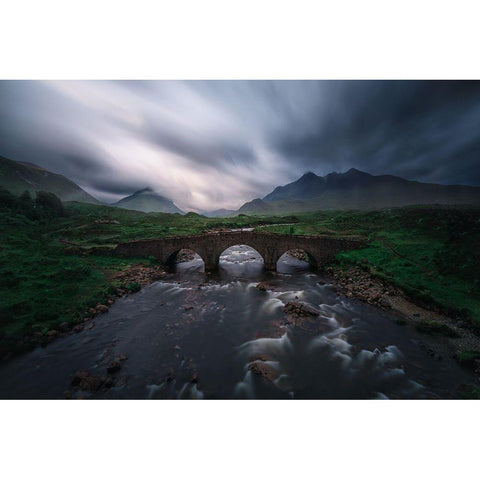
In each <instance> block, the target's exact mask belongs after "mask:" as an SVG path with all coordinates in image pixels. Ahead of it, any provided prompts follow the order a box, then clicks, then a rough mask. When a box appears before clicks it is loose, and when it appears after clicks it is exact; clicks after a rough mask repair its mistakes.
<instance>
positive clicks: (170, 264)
mask: <svg viewBox="0 0 480 480" xmlns="http://www.w3.org/2000/svg"><path fill="white" fill-rule="evenodd" d="M186 252H192V253H193V254H196V255H198V256H199V257H200V258H201V260H202V262H203V268H204V269H205V268H206V263H205V259H204V258H203V257H202V255H201V254H200V253H198V252H197V251H196V250H194V249H193V248H179V249H177V250H175V251H173V252H172V253H170V254H167V256H166V259H165V260H164V262H163V263H164V264H165V266H166V267H167V269H168V270H169V271H171V272H174V271H175V270H176V269H177V264H178V261H179V255H180V254H181V253H186ZM192 260H193V259H192Z"/></svg>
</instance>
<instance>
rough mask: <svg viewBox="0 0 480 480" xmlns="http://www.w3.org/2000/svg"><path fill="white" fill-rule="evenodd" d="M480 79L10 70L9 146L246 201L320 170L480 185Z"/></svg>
mask: <svg viewBox="0 0 480 480" xmlns="http://www.w3.org/2000/svg"><path fill="white" fill-rule="evenodd" d="M479 131H480V83H479V82H453V81H452V82H438V81H421V82H405V81H401V82H388V81H378V82H377V81H361V82H352V81H319V82H315V81H305V82H301V81H272V82H269V81H259V82H257V81H198V82H197V81H179V82H172V81H159V82H152V81H147V82H143V81H132V82H129V81H115V82H103V81H101V82H25V81H22V82H11V81H9V82H1V83H0V155H4V156H7V157H10V158H12V159H14V160H20V161H30V162H32V163H38V164H40V165H42V166H44V167H46V168H48V169H51V170H53V171H55V172H58V173H62V174H63V175H65V176H67V177H69V178H71V179H72V180H73V181H75V182H77V183H78V184H79V185H81V186H82V187H83V188H85V189H86V190H88V191H89V192H90V193H92V194H93V195H95V196H97V197H99V198H100V199H102V200H105V201H115V200H117V199H118V198H120V197H121V196H124V195H127V194H129V193H132V192H133V191H134V190H138V189H140V188H143V187H145V186H150V187H152V188H154V189H156V190H158V191H159V192H160V193H162V194H164V195H166V196H168V197H170V198H172V199H173V200H174V201H175V202H176V203H177V204H178V205H179V206H180V207H182V208H184V209H195V208H197V209H213V208H220V207H227V208H235V207H238V206H240V205H241V204H242V203H243V202H245V201H248V200H251V199H252V198H254V197H258V196H263V195H265V194H266V193H268V192H269V191H270V190H271V189H272V188H274V187H275V186H277V185H280V184H284V183H287V182H290V181H293V180H295V179H296V178H298V177H299V176H300V175H301V174H302V173H304V172H305V171H307V170H312V171H314V172H316V173H318V174H322V175H324V174H327V173H329V172H330V171H332V170H336V171H345V170H347V169H349V168H351V167H356V168H359V169H362V170H365V171H368V172H370V173H373V174H382V173H390V174H397V175H401V176H404V177H406V178H409V179H414V180H421V181H431V182H439V183H463V184H474V185H480V153H479V152H480V136H479V133H478V132H479Z"/></svg>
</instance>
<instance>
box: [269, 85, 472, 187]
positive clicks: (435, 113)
mask: <svg viewBox="0 0 480 480" xmlns="http://www.w3.org/2000/svg"><path fill="white" fill-rule="evenodd" d="M330 93H331V95H329V96H328V97H327V102H328V105H326V106H325V107H324V109H322V111H319V112H318V115H316V116H315V118H314V119H312V121H314V122H315V124H316V126H317V128H316V129H315V132H312V133H308V134H305V133H304V132H303V131H301V130H298V129H296V130H294V131H293V132H292V135H290V136H287V137H285V136H283V137H279V138H278V139H277V143H276V144H277V147H276V148H277V151H278V152H282V154H283V155H286V156H288V157H290V158H295V159H296V160H297V162H298V163H299V164H302V165H303V166H304V167H305V168H310V169H313V170H321V171H323V172H326V171H327V170H328V169H329V168H337V169H340V170H343V169H346V168H349V167H350V166H354V167H357V168H360V169H365V170H367V171H369V172H371V173H374V174H382V173H393V174H398V175H401V176H406V177H407V178H411V179H416V180H423V181H434V182H439V183H465V184H480V162H479V161H480V150H479V148H478V142H479V138H480V135H479V131H480V83H479V82H439V81H436V82H338V83H336V84H335V85H334V86H333V88H332V89H331V92H330ZM325 167H327V168H326V169H325Z"/></svg>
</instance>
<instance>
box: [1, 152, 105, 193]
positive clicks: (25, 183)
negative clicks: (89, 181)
mask: <svg viewBox="0 0 480 480" xmlns="http://www.w3.org/2000/svg"><path fill="white" fill-rule="evenodd" d="M0 187H3V188H5V189H7V190H9V191H10V192H12V193H15V194H17V195H20V194H22V193H23V192H24V191H25V190H27V191H28V192H30V193H31V194H32V195H33V194H35V192H38V191H45V192H52V193H54V194H55V195H57V197H59V198H60V199H61V200H63V201H78V202H89V203H98V200H97V199H96V198H94V197H92V196H91V195H89V194H88V193H87V192H85V190H82V189H81V188H80V187H79V186H78V185H77V184H76V183H74V182H72V181H71V180H69V179H68V178H66V177H64V176H63V175H58V174H56V173H52V172H49V171H48V170H45V169H44V168H42V167H39V166H37V165H33V164H31V163H21V162H14V161H13V160H9V159H8V158H5V157H1V156H0Z"/></svg>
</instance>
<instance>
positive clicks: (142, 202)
mask: <svg viewBox="0 0 480 480" xmlns="http://www.w3.org/2000/svg"><path fill="white" fill-rule="evenodd" d="M113 205H114V206H115V207H120V208H126V209H128V210H138V211H140V212H147V213H148V212H162V213H183V212H182V211H181V210H180V209H179V208H178V207H177V206H176V205H175V204H174V203H173V202H172V201H171V200H170V199H169V198H166V197H163V196H162V195H159V194H158V193H156V192H155V191H154V190H153V189H152V188H150V187H146V188H142V189H141V190H137V191H136V192H135V193H133V194H132V195H129V196H128V197H124V198H122V199H121V200H119V201H118V202H116V203H114V204H113Z"/></svg>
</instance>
